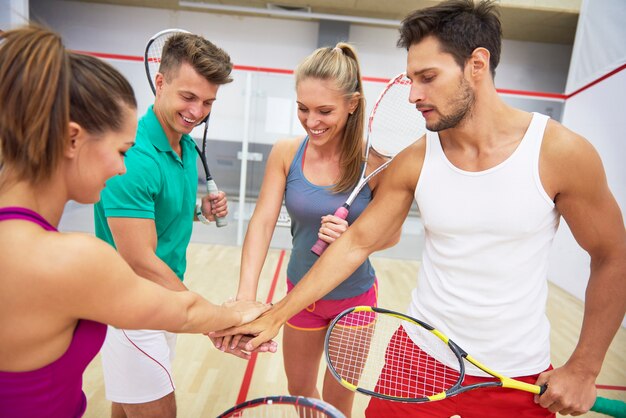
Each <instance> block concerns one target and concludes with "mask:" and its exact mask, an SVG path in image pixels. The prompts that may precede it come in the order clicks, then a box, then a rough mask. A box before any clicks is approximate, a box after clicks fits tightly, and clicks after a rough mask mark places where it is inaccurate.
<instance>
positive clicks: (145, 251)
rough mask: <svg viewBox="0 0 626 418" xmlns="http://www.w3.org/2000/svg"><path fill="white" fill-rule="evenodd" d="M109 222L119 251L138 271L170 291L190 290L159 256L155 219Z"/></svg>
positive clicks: (116, 219)
mask: <svg viewBox="0 0 626 418" xmlns="http://www.w3.org/2000/svg"><path fill="white" fill-rule="evenodd" d="M108 223H109V228H110V229H111V234H112V235H113V239H114V240H115V246H116V247H117V250H118V252H119V253H120V255H121V256H122V257H123V258H124V260H126V262H127V263H128V264H129V265H130V266H131V267H132V269H133V270H134V271H135V273H137V274H138V275H139V276H141V277H144V278H146V279H148V280H152V281H153V282H155V283H157V284H159V285H161V286H163V287H165V288H167V289H170V290H187V288H186V287H185V285H184V284H183V283H182V282H181V281H180V279H179V278H178V276H177V275H176V273H174V271H172V269H171V268H170V267H169V266H168V265H167V264H166V263H165V262H163V260H161V259H160V258H159V257H158V256H157V255H156V248H157V232H156V227H155V225H154V220H152V219H143V218H108Z"/></svg>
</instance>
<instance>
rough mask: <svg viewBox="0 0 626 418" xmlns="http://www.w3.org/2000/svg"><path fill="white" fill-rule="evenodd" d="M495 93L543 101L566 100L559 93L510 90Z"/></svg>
mask: <svg viewBox="0 0 626 418" xmlns="http://www.w3.org/2000/svg"><path fill="white" fill-rule="evenodd" d="M496 91H497V92H498V93H501V94H516V95H518V96H530V97H541V98H544V99H559V100H565V99H567V96H566V95H565V94H561V93H545V92H542V91H525V90H511V89H496Z"/></svg>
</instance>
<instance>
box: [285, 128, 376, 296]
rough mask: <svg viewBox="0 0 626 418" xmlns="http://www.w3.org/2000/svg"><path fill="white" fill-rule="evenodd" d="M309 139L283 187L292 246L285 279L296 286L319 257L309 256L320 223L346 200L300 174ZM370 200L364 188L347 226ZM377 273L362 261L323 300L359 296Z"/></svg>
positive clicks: (303, 143) (354, 203)
mask: <svg viewBox="0 0 626 418" xmlns="http://www.w3.org/2000/svg"><path fill="white" fill-rule="evenodd" d="M307 142H308V137H307V138H305V139H304V141H302V144H300V147H299V148H298V151H297V153H296V155H295V157H294V159H293V161H292V163H291V166H290V168H289V174H288V175H287V185H286V187H285V206H286V208H287V212H289V216H290V217H291V236H292V245H293V248H292V250H291V257H290V258H289V264H288V265H287V277H288V278H289V281H290V282H291V283H293V284H294V285H295V284H297V283H298V282H299V281H300V280H301V279H302V277H303V276H304V275H305V274H306V272H307V271H309V269H310V268H311V266H313V263H315V262H316V261H317V260H318V259H319V257H318V256H317V255H315V254H313V253H312V252H311V247H312V246H313V244H315V242H316V241H317V232H318V231H319V228H320V219H321V218H322V216H324V215H328V214H332V213H335V210H337V208H338V207H340V206H341V205H343V203H344V202H345V201H346V199H347V198H348V196H349V194H350V193H349V192H346V193H333V192H332V191H331V190H330V189H331V188H332V186H317V185H315V184H313V183H311V182H309V181H308V180H307V179H306V178H305V177H304V173H303V171H302V170H303V166H304V155H305V152H306V144H307ZM370 200H372V191H371V190H370V188H369V186H365V187H364V188H363V190H361V191H360V192H359V194H358V195H357V197H356V199H354V202H352V205H351V206H350V213H349V214H348V218H347V221H348V224H352V223H353V222H354V221H355V220H356V218H357V217H358V216H359V215H360V214H361V213H362V212H363V211H364V210H365V207H366V206H367V204H368V203H369V202H370ZM375 276H376V273H375V272H374V268H373V267H372V265H371V264H370V261H369V259H367V260H365V262H364V263H363V264H361V265H360V266H359V267H358V268H357V269H356V271H355V272H354V273H352V275H351V276H350V277H348V278H347V279H346V280H345V281H343V282H342V283H341V284H339V286H337V287H336V288H335V289H333V290H332V291H331V292H330V293H328V294H327V295H326V296H324V297H323V298H322V299H326V300H338V299H346V298H351V297H355V296H358V295H361V294H363V293H365V292H367V291H368V290H369V289H370V288H371V287H372V286H373V285H374V279H375Z"/></svg>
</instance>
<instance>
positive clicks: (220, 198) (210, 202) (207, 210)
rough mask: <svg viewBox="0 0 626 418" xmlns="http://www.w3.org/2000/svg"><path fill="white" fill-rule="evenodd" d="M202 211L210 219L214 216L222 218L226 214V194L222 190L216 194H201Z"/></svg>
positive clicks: (213, 219) (212, 219) (213, 218)
mask: <svg viewBox="0 0 626 418" xmlns="http://www.w3.org/2000/svg"><path fill="white" fill-rule="evenodd" d="M201 205H202V213H203V214H204V216H206V218H207V219H208V220H210V221H215V218H216V217H217V218H224V217H225V216H226V215H228V201H227V199H226V194H225V193H224V192H222V191H220V192H218V193H217V194H209V195H204V196H202V203H201Z"/></svg>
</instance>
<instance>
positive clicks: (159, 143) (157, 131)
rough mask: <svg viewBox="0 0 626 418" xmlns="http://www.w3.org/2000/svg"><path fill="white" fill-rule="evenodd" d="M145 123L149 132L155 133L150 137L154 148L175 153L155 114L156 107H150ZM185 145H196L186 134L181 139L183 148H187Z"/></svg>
mask: <svg viewBox="0 0 626 418" xmlns="http://www.w3.org/2000/svg"><path fill="white" fill-rule="evenodd" d="M144 121H145V123H146V128H147V129H148V132H152V133H153V134H152V135H150V142H152V145H154V147H155V148H156V149H158V150H159V151H161V152H170V151H172V152H173V150H172V146H171V145H170V141H169V140H168V139H167V136H166V135H165V131H164V130H163V127H162V126H161V123H160V122H159V119H158V118H157V116H156V114H155V113H154V105H150V107H149V108H148V111H147V112H146V117H145V118H144ZM184 143H188V145H189V144H195V142H194V141H193V139H191V136H189V135H187V134H184V135H183V136H182V137H181V146H183V148H186V147H185V146H184V145H183V144H184Z"/></svg>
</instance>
